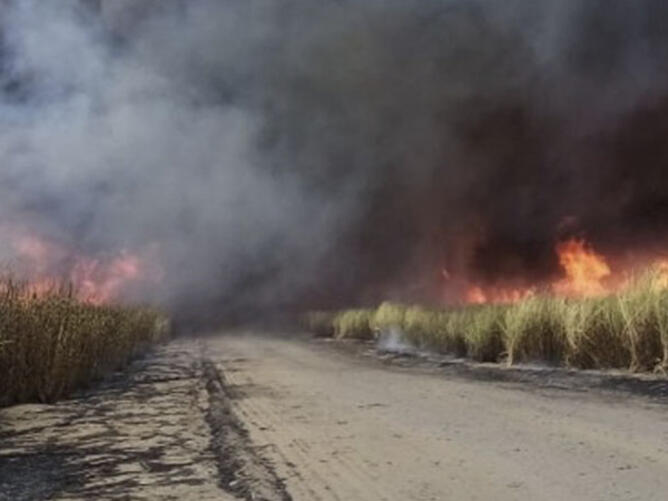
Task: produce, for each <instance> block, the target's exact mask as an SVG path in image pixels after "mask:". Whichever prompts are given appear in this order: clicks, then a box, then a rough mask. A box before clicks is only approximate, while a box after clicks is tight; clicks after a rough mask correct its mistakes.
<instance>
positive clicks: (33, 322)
mask: <svg viewBox="0 0 668 501" xmlns="http://www.w3.org/2000/svg"><path fill="white" fill-rule="evenodd" d="M167 334H168V320H167V319H166V317H165V316H163V315H162V314H161V313H159V312H156V311H153V310H150V309H146V308H136V307H126V306H115V305H94V304H90V303H86V302H82V301H79V300H77V299H76V298H74V297H73V294H72V293H71V291H68V290H67V289H66V288H63V289H60V290H53V291H50V292H48V293H42V294H39V295H35V294H32V293H30V292H29V290H28V289H26V288H25V287H23V286H20V285H16V284H13V283H12V282H9V281H5V282H3V283H0V406H6V405H11V404H15V403H20V402H31V401H40V402H52V401H54V400H56V399H58V398H61V397H64V396H66V395H67V394H68V393H70V392H71V391H72V390H74V389H76V388H79V387H82V386H85V385H86V384H88V383H89V382H90V381H92V380H94V379H96V378H100V377H101V376H103V375H104V374H105V373H107V372H108V371H110V370H115V369H118V368H120V367H122V366H123V365H124V364H126V363H127V362H128V361H129V360H130V359H131V358H132V357H133V356H136V355H137V354H138V353H139V352H140V351H141V350H142V349H144V348H146V347H147V346H148V345H150V344H151V343H154V342H156V341H158V340H159V339H161V338H162V337H165V336H166V335H167Z"/></svg>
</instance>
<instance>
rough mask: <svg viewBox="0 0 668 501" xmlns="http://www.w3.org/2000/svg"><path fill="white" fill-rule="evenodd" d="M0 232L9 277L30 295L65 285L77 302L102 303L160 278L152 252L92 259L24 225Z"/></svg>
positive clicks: (4, 228)
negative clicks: (140, 283) (22, 286)
mask: <svg viewBox="0 0 668 501" xmlns="http://www.w3.org/2000/svg"><path fill="white" fill-rule="evenodd" d="M0 234H1V235H2V236H3V237H4V239H5V249H4V252H3V255H7V254H8V255H9V256H10V257H11V260H10V261H9V265H8V269H9V273H10V274H11V276H13V277H15V278H16V279H18V280H19V281H23V282H25V283H26V286H25V289H26V291H27V292H28V293H30V294H31V295H37V296H43V295H46V294H49V293H51V292H53V291H55V290H58V289H59V288H61V287H63V286H65V287H68V289H70V290H71V292H72V294H74V295H75V296H76V297H77V298H79V299H80V300H82V301H86V302H89V303H93V304H104V303H109V302H113V301H116V300H119V299H122V295H123V293H124V292H125V291H127V290H128V289H129V288H130V287H131V286H133V285H136V284H138V283H139V282H141V281H153V282H157V281H159V280H160V279H161V278H162V272H161V270H160V269H159V267H158V266H157V265H156V264H155V261H156V255H155V254H156V249H155V248H149V249H148V251H145V252H143V253H142V254H141V255H139V254H136V253H132V252H130V251H128V250H122V251H120V252H118V253H115V254H107V255H103V256H96V257H91V256H88V255H85V254H82V253H79V252H76V251H74V250H72V249H69V248H67V247H66V246H64V245H63V244H61V243H58V242H56V241H54V240H50V239H48V238H46V237H44V236H41V235H38V234H36V233H31V232H30V231H29V230H27V229H26V228H23V227H18V226H9V225H2V226H0ZM7 243H8V244H9V245H8V246H7ZM0 250H3V249H0Z"/></svg>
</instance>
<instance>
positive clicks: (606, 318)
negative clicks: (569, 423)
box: [305, 270, 668, 373]
mask: <svg viewBox="0 0 668 501" xmlns="http://www.w3.org/2000/svg"><path fill="white" fill-rule="evenodd" d="M666 278H667V277H666V275H665V273H661V272H660V271H659V270H654V271H650V272H646V273H644V274H642V275H640V276H638V277H637V278H636V279H634V280H633V281H632V283H631V284H629V285H628V286H627V287H626V288H625V289H624V290H623V291H620V292H618V293H616V294H612V295H609V296H605V297H597V298H582V299H572V298H563V297H557V296H553V295H537V296H533V297H529V298H526V299H524V300H522V301H519V302H517V303H512V304H505V305H498V304H495V305H492V304H489V305H476V306H473V305H472V306H465V307H461V308H450V309H442V310H437V309H429V308H424V307H421V306H406V305H401V304H393V303H383V304H382V305H380V306H379V307H378V308H377V309H366V310H359V309H358V310H349V311H342V312H315V313H311V314H308V315H307V316H306V318H305V323H306V327H307V328H308V329H310V330H311V331H313V332H316V333H318V334H320V335H331V336H334V337H336V338H356V339H373V338H374V337H376V336H378V335H379V333H382V332H385V331H387V330H389V329H392V328H394V329H399V330H400V332H401V333H402V334H403V337H404V340H405V341H406V342H408V343H411V344H412V345H414V346H416V347H418V348H421V349H424V350H431V351H436V352H440V353H449V354H454V355H456V356H460V357H469V358H471V359H474V360H477V361H481V362H504V363H506V364H508V365H513V364H516V363H523V362H524V363H525V362H541V363H550V364H554V365H563V366H567V367H574V368H580V369H604V368H625V369H629V370H631V371H655V372H663V373H666V371H667V370H668V283H667V279H666Z"/></svg>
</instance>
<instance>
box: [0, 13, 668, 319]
mask: <svg viewBox="0 0 668 501" xmlns="http://www.w3.org/2000/svg"><path fill="white" fill-rule="evenodd" d="M0 6H1V7H2V9H1V12H0V32H1V40H2V41H1V44H0V89H1V90H0V159H1V161H2V164H1V166H0V214H2V220H3V221H2V222H3V223H5V222H10V223H14V222H17V221H19V222H20V223H21V224H22V225H28V226H30V227H34V228H36V229H38V230H39V232H41V233H42V234H46V235H49V236H50V237H52V238H55V239H58V240H59V241H60V242H64V243H66V244H67V245H69V246H71V247H72V248H76V249H78V250H82V251H85V252H86V253H89V254H93V255H95V254H99V253H112V252H120V251H122V250H123V249H133V250H135V251H136V252H144V253H149V254H150V255H152V256H153V255H154V256H155V259H156V260H159V262H160V266H161V268H162V270H163V273H164V277H163V281H162V283H161V284H160V285H159V286H158V285H155V284H148V285H146V286H145V287H144V288H143V289H141V290H138V291H134V294H136V295H138V296H139V297H142V298H144V299H150V300H155V301H160V302H162V303H163V304H167V305H171V306H174V307H179V308H181V309H190V310H192V309H193V308H195V307H196V306H198V307H201V308H202V311H208V312H225V313H239V312H248V311H250V310H249V308H253V310H252V311H257V310H258V309H259V310H267V309H285V308H292V307H295V306H299V307H311V306H320V307H322V306H335V305H338V304H344V303H350V302H353V301H362V302H364V301H377V300H379V299H381V298H383V297H387V296H395V297H398V296H402V295H403V296H405V297H410V298H412V299H434V297H435V295H434V294H435V293H434V291H435V290H436V289H438V287H439V280H440V279H441V274H440V270H441V269H443V268H446V269H447V270H448V273H451V274H455V273H457V274H462V275H464V274H466V275H474V276H476V277H479V278H482V279H485V280H489V281H494V280H497V279H500V278H506V277H512V276H515V275H519V274H522V275H523V276H525V277H526V276H529V277H541V276H546V275H549V274H552V273H554V272H555V270H556V267H557V263H556V261H555V258H554V256H553V253H552V248H553V246H554V243H555V240H556V239H558V238H559V237H560V236H561V235H562V234H564V233H569V234H586V235H587V236H588V237H589V238H591V239H592V240H593V241H594V242H595V244H596V245H598V246H600V247H602V248H604V249H612V250H620V249H625V248H627V247H628V246H631V245H638V246H642V245H649V244H650V243H653V242H654V243H658V242H659V241H661V243H662V241H663V239H664V237H665V236H666V235H667V234H668V233H667V232H666V230H667V229H668V228H667V227H666V225H667V224H668V223H667V221H668V218H666V216H667V215H668V190H667V188H668V186H667V185H668V178H667V177H666V174H665V168H666V165H665V164H666V161H668V142H666V141H665V140H664V138H665V137H666V132H668V113H666V112H667V111H668V91H666V89H667V88H668V87H666V76H668V57H667V56H668V35H666V32H665V30H664V29H663V26H665V22H666V21H667V20H668V6H664V5H662V4H661V3H660V2H655V1H652V0H641V1H638V2H634V5H633V7H630V6H629V5H628V2H623V1H603V0H587V1H584V2H583V1H575V0H572V1H564V2H558V3H557V2H550V1H548V0H544V1H538V2H536V1H529V0H513V1H511V2H497V1H494V0H467V1H463V0H462V1H459V0H438V1H437V0H427V1H424V0H422V1H418V0H402V1H399V0H363V1H356V2H353V1H349V0H339V1H334V0H331V1H325V2H318V3H317V4H314V3H313V2H306V1H305V0H286V1H283V2H271V1H269V0H247V1H237V0H188V1H186V0H162V1H159V0H132V1H130V0H128V1H126V0H63V1H61V2H57V5H56V2H48V3H45V2H38V1H37V0H3V1H2V3H0ZM197 311H198V314H199V311H200V310H197Z"/></svg>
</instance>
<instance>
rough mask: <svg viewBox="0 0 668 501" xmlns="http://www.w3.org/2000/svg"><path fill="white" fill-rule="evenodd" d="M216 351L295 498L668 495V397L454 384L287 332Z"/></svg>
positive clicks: (236, 400) (262, 446)
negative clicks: (654, 399) (665, 400)
mask: <svg viewBox="0 0 668 501" xmlns="http://www.w3.org/2000/svg"><path fill="white" fill-rule="evenodd" d="M206 353H207V356H208V357H209V358H210V359H212V360H214V361H215V364H216V366H217V368H219V369H220V371H222V373H223V374H224V383H225V385H226V388H227V391H228V393H229V394H230V395H231V396H232V397H233V408H234V409H235V412H236V414H237V415H238V416H239V417H240V418H241V420H242V421H243V422H244V424H245V426H246V427H247V428H248V429H249V431H250V439H251V441H252V443H253V444H254V447H256V448H257V450H259V451H261V454H262V455H263V457H265V458H268V459H269V460H270V461H271V463H272V464H273V467H274V469H275V472H276V474H277V475H278V476H279V477H282V478H283V479H284V482H285V486H286V487H287V491H288V492H289V493H290V495H291V496H292V498H293V499H295V500H319V499H322V500H345V501H348V500H360V501H362V500H383V499H386V500H475V499H477V500H488V499H494V500H498V501H500V500H523V499H526V500H564V499H569V500H580V499H581V500H588V501H591V500H611V499H623V500H633V499H637V500H643V501H648V500H665V499H666V496H667V495H668V494H666V493H668V408H667V407H666V406H665V404H659V403H651V402H650V401H649V400H648V399H645V398H634V397H628V396H619V395H617V396H614V395H613V396H610V395H602V394H595V393H594V394H592V393H590V392H571V391H563V390H561V391H560V390H554V389H545V388H542V389H541V388H536V387H533V388H531V387H527V386H525V385H512V384H507V383H493V382H480V381H467V380H465V379H462V378H454V379H453V378H447V377H444V376H443V375H442V374H440V375H439V374H438V373H437V371H424V370H415V369H410V370H405V369H399V368H396V367H394V368H393V367H383V366H382V365H381V364H378V363H373V362H369V361H363V360H360V359H359V358H355V357H351V356H346V355H344V354H342V353H340V352H337V351H336V350H332V349H331V348H328V347H326V346H325V345H323V344H316V343H304V342H295V341H287V340H280V339H277V338H274V339H272V338H260V337H253V336H245V337H244V336H241V337H240V336H234V337H218V338H213V339H210V340H208V341H207V348H206Z"/></svg>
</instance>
